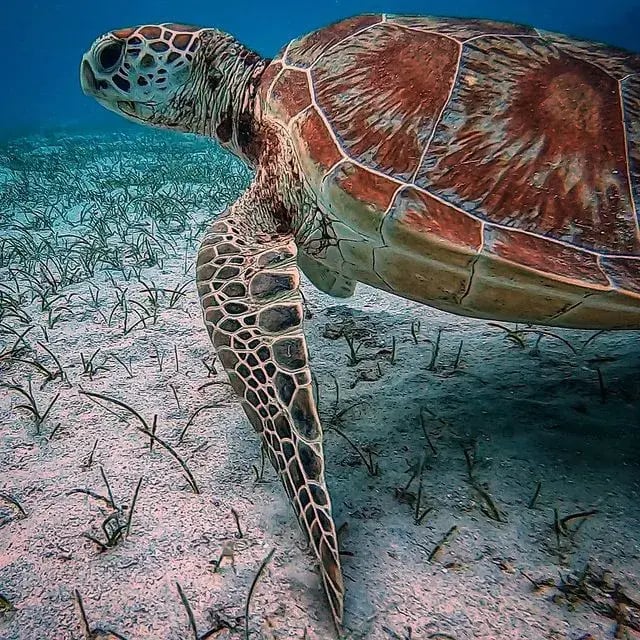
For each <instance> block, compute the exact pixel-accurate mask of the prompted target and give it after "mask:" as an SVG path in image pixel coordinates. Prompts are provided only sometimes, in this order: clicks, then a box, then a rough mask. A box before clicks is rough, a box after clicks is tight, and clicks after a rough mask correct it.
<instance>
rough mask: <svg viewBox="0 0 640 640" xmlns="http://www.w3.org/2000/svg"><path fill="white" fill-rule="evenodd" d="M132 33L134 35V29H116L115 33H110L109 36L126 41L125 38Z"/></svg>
mask: <svg viewBox="0 0 640 640" xmlns="http://www.w3.org/2000/svg"><path fill="white" fill-rule="evenodd" d="M134 33H135V29H131V28H128V29H118V30H117V31H112V32H111V35H112V36H114V37H115V38H120V39H121V40H126V39H127V38H129V37H130V36H132V35H133V34H134Z"/></svg>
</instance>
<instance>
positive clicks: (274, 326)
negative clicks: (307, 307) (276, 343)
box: [258, 304, 302, 333]
mask: <svg viewBox="0 0 640 640" xmlns="http://www.w3.org/2000/svg"><path fill="white" fill-rule="evenodd" d="M258 322H259V324H260V327H261V328H262V329H264V330H265V331H268V332H270V333H279V332H282V331H287V330H288V329H292V328H294V327H298V326H300V325H301V324H302V313H301V309H300V305H297V304H287V305H284V304H279V305H274V306H272V307H268V308H266V309H263V310H262V311H261V312H260V315H259V319H258Z"/></svg>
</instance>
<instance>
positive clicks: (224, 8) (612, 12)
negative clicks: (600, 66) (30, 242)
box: [0, 0, 640, 130]
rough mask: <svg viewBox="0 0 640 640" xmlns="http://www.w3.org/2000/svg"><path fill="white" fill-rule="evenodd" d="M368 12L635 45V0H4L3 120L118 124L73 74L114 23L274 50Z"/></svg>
mask: <svg viewBox="0 0 640 640" xmlns="http://www.w3.org/2000/svg"><path fill="white" fill-rule="evenodd" d="M372 11H378V12H382V11H384V12H387V13H421V14H434V15H457V16H476V17H488V18H494V19H502V20H510V21H514V22H524V23H529V24H533V25H535V26H538V27H541V28H545V29H550V30H556V31H562V32H564V33H569V34H572V35H576V36H581V37H585V38H589V39H594V40H599V41H603V42H608V43H610V44H615V45H618V46H621V47H626V48H629V49H632V50H636V51H640V1H639V0H615V2H610V1H603V0H586V1H584V0H538V1H537V2H531V1H530V0H525V1H522V0H521V1H519V2H518V1H514V0H487V1H485V2H479V1H477V0H432V1H430V2H419V1H416V0H414V1H410V0H405V1H401V0H386V1H382V0H376V1H373V0H371V1H369V2H366V1H363V0H344V1H337V0H333V1H331V0H317V1H315V2H308V1H302V2H292V1H291V0H288V1H285V0H279V1H278V0H271V1H270V2H265V1H263V0H234V1H230V2H219V1H217V0H109V1H108V2H104V1H103V2H94V1H92V2H89V1H88V0H68V1H66V2H55V1H51V0H43V1H40V2H34V1H33V0H23V1H21V0H0V18H1V19H2V23H3V25H4V26H3V44H4V46H3V50H4V56H3V57H4V61H5V65H4V73H3V86H4V89H3V91H2V96H3V97H2V100H0V123H1V124H0V128H2V129H4V130H7V129H8V130H19V129H25V128H42V127H47V126H56V125H57V126H59V125H64V126H69V125H71V126H83V125H87V126H96V125H107V126H113V127H118V128H119V127H121V126H123V121H122V120H121V119H120V118H118V117H117V116H115V115H113V114H110V113H108V112H107V111H105V110H104V109H101V108H100V107H99V106H98V105H97V103H96V102H95V101H93V100H90V99H88V98H85V97H84V96H83V95H82V93H81V91H80V87H79V83H78V64H79V60H80V57H81V56H82V53H83V52H84V51H85V50H86V49H87V47H88V46H89V45H90V44H91V42H92V41H93V40H94V39H95V37H96V36H98V35H99V34H101V33H103V32H105V31H108V30H110V29H113V28H116V27H123V26H130V25H136V24H140V23H153V22H168V21H179V22H187V23H191V24H198V25H203V26H215V27H218V28H221V29H224V30H226V31H229V32H231V33H233V34H234V35H236V36H237V37H238V38H239V39H240V40H242V41H243V42H244V43H245V44H246V45H247V46H249V47H251V48H253V49H255V50H257V51H259V52H260V53H262V54H263V55H265V56H272V55H274V54H275V53H276V52H277V51H278V50H279V49H280V48H281V47H282V46H283V45H284V44H286V43H287V42H288V41H289V40H291V39H293V38H295V37H297V36H300V35H302V34H304V33H306V32H308V31H312V30H314V29H317V28H318V27H321V26H323V25H325V24H327V23H329V22H332V21H335V20H337V19H340V18H343V17H346V16H349V15H353V14H358V13H364V12H372Z"/></svg>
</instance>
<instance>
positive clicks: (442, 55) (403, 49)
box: [312, 24, 460, 181]
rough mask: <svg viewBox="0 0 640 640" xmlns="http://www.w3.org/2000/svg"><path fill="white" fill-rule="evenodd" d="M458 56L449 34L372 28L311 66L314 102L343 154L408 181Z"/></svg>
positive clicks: (445, 94)
mask: <svg viewBox="0 0 640 640" xmlns="http://www.w3.org/2000/svg"><path fill="white" fill-rule="evenodd" d="M459 55H460V45H459V44H457V43H456V42H455V41H453V40H451V39H450V38H445V37H443V36H440V35H438V34H433V33H426V32H425V33H423V32H418V31H409V30H407V29H402V28H400V27H398V26H396V25H390V24H380V25H376V26H375V27H374V28H372V29H369V30H368V31H366V32H364V33H361V34H358V35H356V36H353V37H352V38H350V39H348V40H346V41H345V42H343V43H341V44H340V45H338V46H336V47H335V48H334V49H333V50H332V51H331V53H330V54H327V55H326V56H324V57H323V58H321V59H320V60H319V61H318V63H317V64H316V65H315V66H314V68H313V70H312V79H313V85H314V89H315V93H316V100H317V103H318V106H319V107H320V109H321V110H322V111H323V112H324V114H325V116H326V118H327V120H328V122H329V123H330V124H331V126H332V128H333V130H334V131H335V133H336V137H337V138H338V140H340V143H341V145H342V147H343V149H344V150H345V151H346V152H347V154H348V155H349V156H350V157H352V158H353V159H354V160H357V161H359V162H361V163H363V164H365V165H367V166H370V167H372V168H374V169H376V170H378V171H381V172H383V173H386V174H388V175H391V176H393V177H395V178H396V179H399V180H403V181H408V180H410V179H411V177H412V175H413V173H414V171H415V170H416V169H417V168H418V165H419V163H420V158H421V156H422V152H423V149H424V147H425V145H426V144H427V142H428V139H429V136H430V135H431V132H432V131H433V129H434V127H435V125H436V122H437V120H438V118H439V116H440V113H441V112H442V109H443V107H444V106H445V104H446V102H447V98H448V95H449V91H450V89H451V86H452V84H453V82H454V79H455V75H456V67H457V64H458V58H459ZM312 153H313V155H314V157H315V155H316V151H315V147H313V146H312Z"/></svg>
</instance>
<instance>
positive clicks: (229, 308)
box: [224, 302, 249, 315]
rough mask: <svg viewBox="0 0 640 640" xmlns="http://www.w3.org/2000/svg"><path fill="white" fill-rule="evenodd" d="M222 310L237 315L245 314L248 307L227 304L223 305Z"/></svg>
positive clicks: (235, 303) (238, 304)
mask: <svg viewBox="0 0 640 640" xmlns="http://www.w3.org/2000/svg"><path fill="white" fill-rule="evenodd" d="M224 310H225V311H226V312H227V313H233V314H235V315H238V314H241V313H246V312H247V311H248V310H249V307H247V305H246V304H242V303H240V302H227V304H225V305H224Z"/></svg>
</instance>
